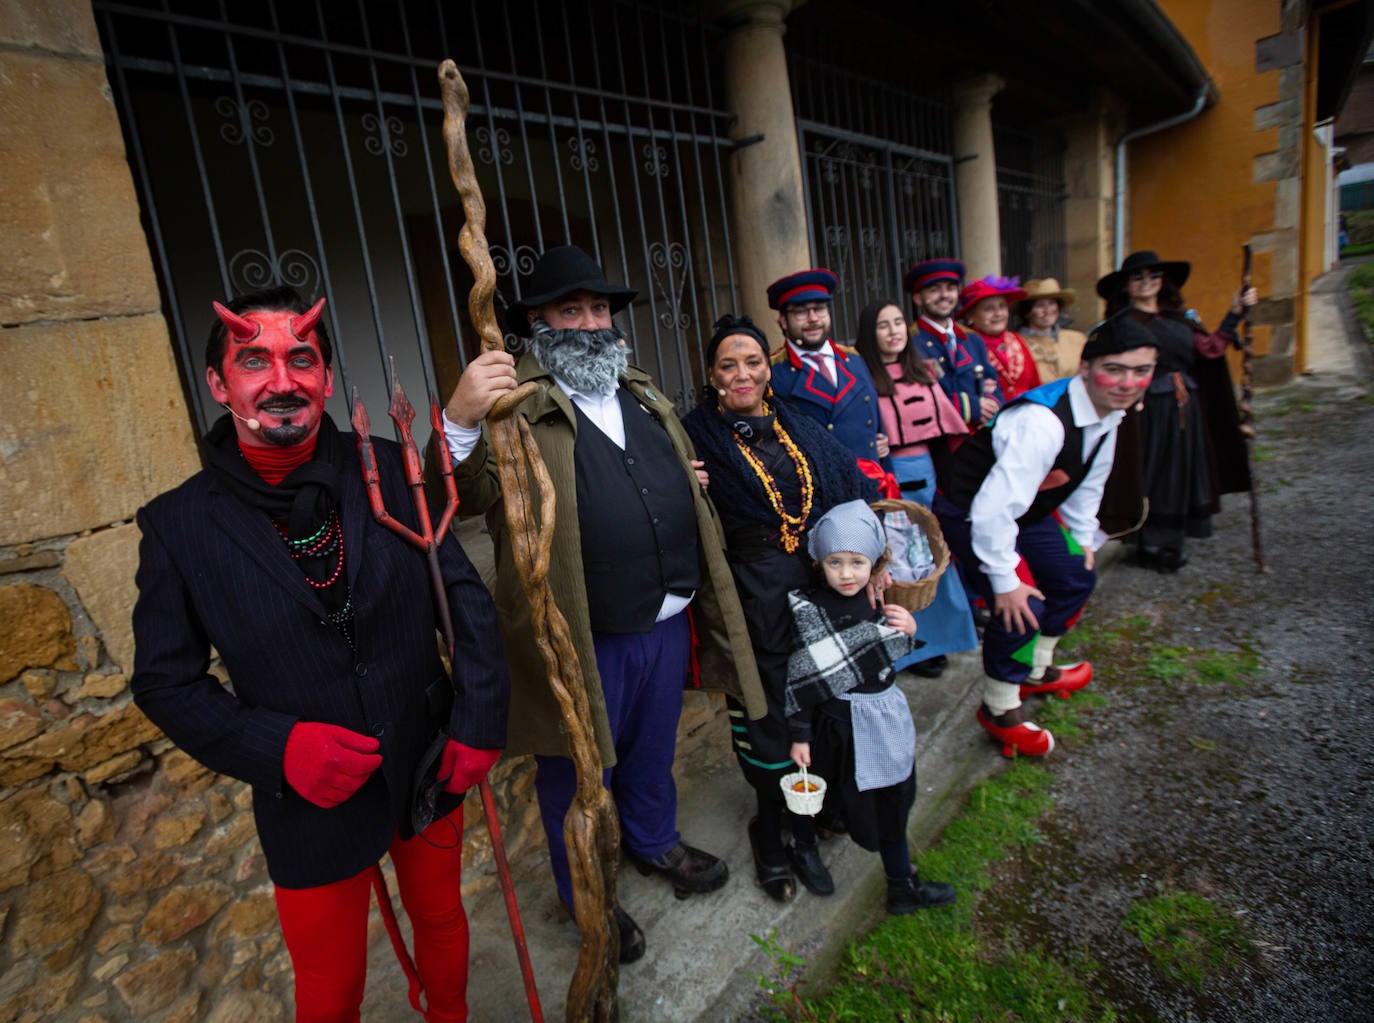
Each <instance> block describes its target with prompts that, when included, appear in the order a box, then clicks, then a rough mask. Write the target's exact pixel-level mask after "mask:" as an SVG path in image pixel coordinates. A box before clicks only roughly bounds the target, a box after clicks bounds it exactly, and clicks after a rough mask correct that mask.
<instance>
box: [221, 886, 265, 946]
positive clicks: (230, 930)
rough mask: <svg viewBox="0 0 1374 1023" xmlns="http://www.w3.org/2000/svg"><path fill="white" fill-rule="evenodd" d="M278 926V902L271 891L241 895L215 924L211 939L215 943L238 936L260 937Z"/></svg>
mask: <svg viewBox="0 0 1374 1023" xmlns="http://www.w3.org/2000/svg"><path fill="white" fill-rule="evenodd" d="M276 926H277V903H276V900H275V899H274V898H273V896H272V892H271V891H259V892H253V893H252V894H250V895H241V896H239V897H238V898H237V899H235V900H234V904H233V905H231V906H230V907H229V908H228V909H227V910H225V912H224V916H223V918H222V919H221V920H220V921H219V922H218V923H217V924H216V925H215V929H214V933H213V934H212V935H211V938H210V940H211V941H212V942H213V943H214V944H219V943H220V942H221V941H225V940H228V939H237V938H258V937H262V936H263V935H265V934H270V933H271V932H272V931H273V930H274V929H275V928H276Z"/></svg>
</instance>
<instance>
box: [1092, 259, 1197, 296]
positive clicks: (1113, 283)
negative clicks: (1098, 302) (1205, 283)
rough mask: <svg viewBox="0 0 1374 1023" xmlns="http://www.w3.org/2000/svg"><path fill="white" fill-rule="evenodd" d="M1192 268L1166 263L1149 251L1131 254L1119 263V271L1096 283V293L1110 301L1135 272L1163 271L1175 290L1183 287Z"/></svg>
mask: <svg viewBox="0 0 1374 1023" xmlns="http://www.w3.org/2000/svg"><path fill="white" fill-rule="evenodd" d="M1191 269H1192V267H1191V266H1190V265H1189V264H1188V263H1184V262H1181V261H1178V260H1175V261H1174V262H1167V261H1165V260H1163V259H1160V258H1159V256H1157V255H1155V254H1154V253H1153V252H1151V251H1150V250H1149V249H1145V250H1144V251H1142V252H1132V253H1131V254H1130V255H1129V256H1127V257H1126V258H1125V259H1123V260H1122V261H1121V269H1120V270H1116V271H1113V272H1112V273H1109V274H1107V276H1106V277H1103V278H1102V279H1101V280H1099V281H1098V282H1097V293H1098V295H1100V296H1101V297H1102V298H1105V299H1111V297H1112V296H1113V295H1115V294H1116V293H1117V292H1118V291H1120V290H1121V289H1122V288H1123V287H1124V286H1125V284H1126V281H1127V280H1129V279H1130V276H1131V274H1133V273H1135V272H1136V271H1137V270H1163V271H1164V276H1165V277H1167V278H1168V279H1169V280H1170V282H1171V283H1172V284H1173V286H1174V287H1175V288H1181V287H1183V282H1184V281H1186V280H1187V279H1188V272H1189V271H1190V270H1191Z"/></svg>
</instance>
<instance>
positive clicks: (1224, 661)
mask: <svg viewBox="0 0 1374 1023" xmlns="http://www.w3.org/2000/svg"><path fill="white" fill-rule="evenodd" d="M1145 670H1146V671H1147V672H1148V673H1149V674H1150V676H1151V677H1153V678H1156V679H1158V680H1159V681H1161V682H1164V683H1174V682H1184V681H1190V680H1191V681H1194V682H1203V683H1209V684H1215V683H1226V684H1228V685H1233V686H1238V685H1243V684H1244V683H1245V682H1246V681H1247V680H1249V679H1250V678H1251V677H1252V676H1253V675H1254V674H1255V673H1256V672H1257V671H1259V654H1257V653H1256V652H1255V651H1254V650H1253V649H1248V648H1242V649H1240V650H1233V651H1232V650H1212V649H1203V650H1194V649H1193V648H1192V647H1187V646H1162V645H1161V646H1155V647H1152V648H1151V649H1150V652H1149V654H1148V655H1147V656H1146V658H1145Z"/></svg>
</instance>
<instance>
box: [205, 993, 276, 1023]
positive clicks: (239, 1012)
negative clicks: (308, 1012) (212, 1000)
mask: <svg viewBox="0 0 1374 1023" xmlns="http://www.w3.org/2000/svg"><path fill="white" fill-rule="evenodd" d="M285 1018H286V1012H285V1010H284V1009H283V1008H282V1004H281V1002H280V1001H279V1000H278V999H276V998H274V997H272V996H271V995H269V994H266V993H264V992H262V991H226V992H224V993H223V995H222V996H221V997H220V998H219V999H218V1000H217V1002H216V1004H215V1007H214V1009H213V1010H211V1012H210V1015H209V1016H207V1017H206V1019H205V1023H277V1021H278V1020H283V1019H285Z"/></svg>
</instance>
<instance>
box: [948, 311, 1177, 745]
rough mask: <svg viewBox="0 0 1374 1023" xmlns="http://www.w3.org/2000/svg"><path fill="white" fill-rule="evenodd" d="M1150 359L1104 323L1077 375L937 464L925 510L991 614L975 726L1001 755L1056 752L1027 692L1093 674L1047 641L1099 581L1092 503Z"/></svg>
mask: <svg viewBox="0 0 1374 1023" xmlns="http://www.w3.org/2000/svg"><path fill="white" fill-rule="evenodd" d="M1155 355H1156V351H1155V342H1154V339H1153V337H1152V336H1151V335H1150V333H1149V331H1147V330H1146V329H1145V328H1143V327H1142V326H1140V324H1138V323H1136V322H1135V321H1134V320H1132V319H1130V318H1128V317H1116V318H1114V319H1112V320H1108V321H1107V322H1106V323H1104V324H1102V325H1101V326H1100V327H1098V329H1097V330H1096V331H1094V333H1093V335H1092V336H1091V337H1090V338H1089V339H1088V342H1087V344H1086V345H1085V346H1084V348H1083V359H1082V363H1081V365H1080V369H1079V372H1078V373H1077V374H1076V375H1074V376H1073V377H1069V378H1067V379H1062V380H1056V381H1053V382H1052V383H1048V384H1043V385H1041V386H1040V387H1037V388H1034V389H1033V390H1030V391H1027V392H1026V393H1025V394H1023V395H1022V396H1021V397H1019V398H1017V399H1016V400H1015V401H1013V402H1012V403H1011V404H1010V405H1008V406H1007V407H1006V408H1005V409H1003V410H1002V411H1001V412H1000V413H998V415H997V417H996V418H995V419H994V420H993V421H992V423H991V424H990V425H989V426H988V427H987V428H986V429H982V430H979V431H978V432H977V433H975V434H974V435H973V436H972V437H971V438H969V440H967V441H965V442H964V443H963V444H962V445H961V446H960V447H959V449H958V450H957V451H955V452H954V454H953V455H952V457H951V458H950V459H949V460H948V461H947V462H946V464H945V466H944V471H943V473H942V475H941V478H940V492H939V493H938V494H937V495H936V497H935V501H934V502H933V506H932V507H933V510H934V512H935V514H936V515H937V516H938V517H939V519H940V525H941V527H942V529H943V531H944V535H945V540H946V541H947V542H948V544H949V548H950V551H951V552H952V553H953V554H954V555H955V557H957V558H958V559H959V561H960V563H961V565H962V566H963V568H964V569H965V572H966V578H967V579H968V580H969V582H970V583H971V584H972V585H973V586H974V588H975V589H976V591H977V592H978V595H979V596H981V597H982V598H983V599H984V600H986V601H987V604H988V607H990V608H991V609H992V612H993V613H992V617H991V619H990V620H989V622H988V625H987V628H986V630H985V631H984V634H983V671H984V673H985V675H986V678H985V679H984V683H983V705H982V706H981V707H979V709H978V722H979V724H981V725H982V726H983V728H984V729H985V730H986V731H987V732H988V734H989V735H991V736H992V737H993V738H994V739H995V740H997V741H998V742H999V743H1001V745H1002V752H1003V753H1004V754H1005V755H1007V756H1012V755H1013V754H1014V753H1016V752H1018V751H1019V752H1020V753H1022V754H1024V755H1028V756H1040V755H1042V754H1045V753H1048V752H1049V751H1050V750H1051V749H1053V748H1054V737H1053V736H1052V735H1050V733H1049V732H1048V731H1046V730H1045V729H1042V728H1040V727H1038V726H1037V725H1035V724H1032V723H1031V722H1029V721H1027V720H1026V719H1025V715H1024V713H1023V711H1022V706H1021V701H1022V699H1023V698H1024V697H1026V696H1030V695H1037V694H1045V693H1060V694H1066V693H1069V692H1072V691H1074V690H1077V689H1081V688H1083V686H1085V685H1087V684H1088V682H1089V681H1090V680H1091V678H1092V665H1091V664H1088V663H1087V662H1086V661H1085V662H1080V663H1078V664H1075V665H1069V666H1065V667H1055V666H1054V665H1053V656H1054V648H1055V646H1056V645H1057V644H1058V642H1059V640H1060V639H1061V638H1062V637H1063V636H1064V634H1065V633H1066V632H1068V630H1069V629H1070V628H1071V627H1072V626H1073V624H1074V622H1076V621H1077V620H1078V616H1079V614H1081V613H1082V610H1083V606H1084V604H1086V603H1087V600H1088V596H1089V595H1090V594H1091V593H1092V591H1093V586H1094V585H1095V583H1096V575H1095V573H1094V569H1093V565H1094V558H1095V553H1094V552H1095V551H1096V549H1097V547H1099V546H1100V545H1101V544H1102V543H1103V542H1104V541H1105V536H1103V535H1101V533H1100V530H1099V528H1098V507H1099V505H1100V503H1101V500H1102V491H1103V487H1104V485H1105V484H1106V481H1107V477H1108V475H1109V474H1110V472H1111V469H1112V459H1113V456H1114V454H1115V452H1116V433H1117V428H1118V426H1119V425H1120V423H1121V420H1122V417H1123V416H1124V415H1125V410H1126V409H1128V408H1129V407H1130V406H1132V405H1134V404H1135V403H1136V402H1138V401H1139V400H1140V398H1141V395H1142V394H1144V392H1145V388H1147V387H1148V386H1149V384H1150V377H1151V375H1152V374H1153V373H1154V368H1155ZM1027 573H1029V575H1027ZM1028 579H1033V580H1034V582H1033V583H1032V582H1029V581H1028Z"/></svg>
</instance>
